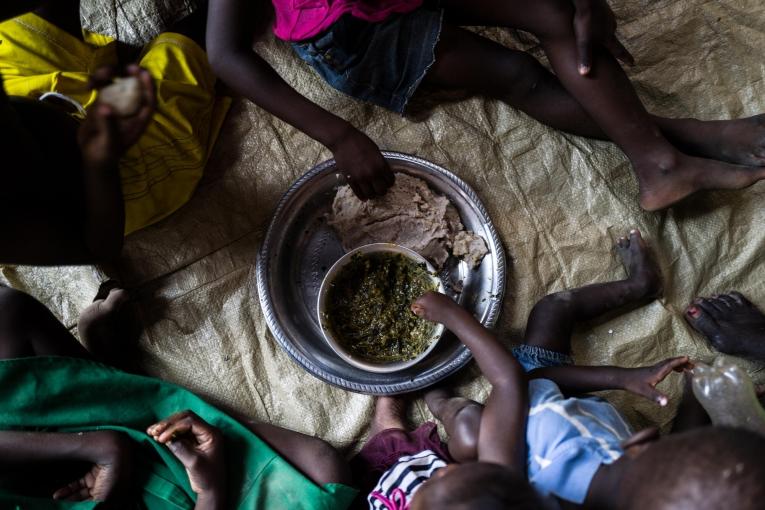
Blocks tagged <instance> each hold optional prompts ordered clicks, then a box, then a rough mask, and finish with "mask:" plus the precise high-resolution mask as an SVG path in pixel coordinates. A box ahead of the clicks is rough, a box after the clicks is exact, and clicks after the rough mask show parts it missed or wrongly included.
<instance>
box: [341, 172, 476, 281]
mask: <svg viewBox="0 0 765 510" xmlns="http://www.w3.org/2000/svg"><path fill="white" fill-rule="evenodd" d="M329 224H330V225H332V227H334V229H335V231H336V232H337V234H338V235H339V236H340V240H341V242H342V243H343V248H345V249H346V251H350V250H352V249H354V248H357V247H359V246H363V245H365V244H370V243H396V244H399V245H401V246H405V247H407V248H409V249H411V250H414V251H416V252H417V253H419V254H420V255H422V256H423V257H425V258H426V259H428V260H429V261H430V262H431V263H432V264H433V265H434V266H436V267H438V268H440V267H442V266H443V265H444V262H446V259H447V258H449V251H452V252H453V253H454V255H455V256H457V257H460V258H463V259H464V260H465V261H466V262H467V263H468V264H470V265H471V267H473V266H476V265H478V264H479V263H480V262H481V260H482V259H483V257H484V255H486V253H487V252H488V250H487V249H486V243H485V242H484V240H483V239H482V238H481V237H480V236H477V235H476V234H474V233H472V232H468V231H466V230H465V227H464V226H463V225H462V222H461V221H460V217H459V214H458V213H457V210H456V209H455V208H454V206H453V205H452V204H451V203H450V202H449V199H448V198H446V197H444V196H441V195H437V194H435V193H433V192H432V191H431V190H430V188H428V185H427V184H426V183H425V181H423V180H422V179H418V178H416V177H412V176H410V175H406V174H402V173H397V174H396V184H394V185H393V187H392V188H391V189H390V190H388V192H387V193H386V194H385V196H383V197H381V198H376V199H373V200H368V201H366V202H362V201H361V200H359V199H358V198H356V195H354V194H353V191H352V190H351V187H350V186H342V187H340V189H338V190H337V195H335V201H334V202H333V204H332V213H330V215H329Z"/></svg>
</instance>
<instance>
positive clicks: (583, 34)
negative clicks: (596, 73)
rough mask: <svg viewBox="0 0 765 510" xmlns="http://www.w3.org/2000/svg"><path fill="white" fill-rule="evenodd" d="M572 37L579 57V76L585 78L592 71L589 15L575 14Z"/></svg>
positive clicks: (590, 22)
mask: <svg viewBox="0 0 765 510" xmlns="http://www.w3.org/2000/svg"><path fill="white" fill-rule="evenodd" d="M574 35H575V37H576V51H577V55H578V57H579V62H578V68H579V74H581V75H582V76H586V75H587V74H589V72H590V69H592V21H591V18H590V16H589V14H583V15H579V13H577V15H576V17H575V18H574Z"/></svg>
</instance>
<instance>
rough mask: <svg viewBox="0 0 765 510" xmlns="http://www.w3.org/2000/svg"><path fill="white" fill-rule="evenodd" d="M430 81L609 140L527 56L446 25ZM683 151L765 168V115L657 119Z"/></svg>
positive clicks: (568, 129) (564, 128)
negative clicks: (725, 117)
mask: <svg viewBox="0 0 765 510" xmlns="http://www.w3.org/2000/svg"><path fill="white" fill-rule="evenodd" d="M436 52H437V56H436V62H435V63H434V65H433V67H432V68H431V70H430V71H429V72H428V75H427V77H426V80H427V83H429V84H431V85H433V86H436V87H439V88H447V89H460V90H469V91H471V92H473V93H477V94H480V95H483V96H487V97H492V98H495V99H498V100H500V101H503V102H505V103H507V104H509V105H510V106H512V107H514V108H517V109H519V110H521V111H523V112H524V113H526V114H528V115H530V116H531V117H533V118H535V119H536V120H538V121H540V122H542V123H543V124H546V125H548V126H550V127H553V128H555V129H560V130H562V131H566V132H568V133H572V134H575V135H579V136H586V137H590V138H599V139H607V138H608V136H607V135H606V134H605V133H604V132H603V130H602V129H600V127H599V126H598V125H597V124H596V123H595V121H593V120H592V118H591V117H590V116H589V114H588V113H587V112H586V111H585V110H584V108H582V106H581V105H580V104H579V103H578V102H577V100H576V99H574V97H573V96H572V95H571V94H570V93H569V92H568V91H567V90H566V89H565V88H564V87H563V85H562V84H561V83H560V80H558V78H557V77H556V76H555V75H554V74H552V73H551V72H550V71H548V70H547V69H546V68H545V67H544V66H542V64H540V63H539V61H537V60H536V59H535V58H534V57H532V56H531V55H529V54H528V53H526V52H523V51H518V50H513V49H510V48H507V47H505V46H502V45H501V44H498V43H496V42H494V41H492V40H490V39H487V38H485V37H481V36H480V35H478V34H475V33H473V32H470V31H468V30H464V29H462V28H459V27H456V26H454V25H449V24H445V25H444V27H443V30H442V33H441V39H440V40H439V43H438V46H437V48H436ZM651 119H652V120H653V122H654V123H655V124H656V125H657V126H658V127H659V129H660V130H661V132H662V134H663V135H664V136H665V137H666V138H667V139H668V140H669V141H670V142H671V143H672V144H673V145H675V146H676V147H677V148H679V149H681V150H682V151H684V152H685V153H687V154H690V155H692V156H700V157H705V158H710V159H716V160H719V161H726V162H728V163H735V164H741V165H755V166H761V165H765V115H757V116H754V117H750V118H746V119H738V120H728V121H725V120H723V121H700V120H696V119H667V118H664V117H658V116H656V115H651Z"/></svg>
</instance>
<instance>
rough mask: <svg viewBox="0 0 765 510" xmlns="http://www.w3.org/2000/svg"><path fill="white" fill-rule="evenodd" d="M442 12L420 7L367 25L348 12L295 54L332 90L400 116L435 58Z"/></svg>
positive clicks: (300, 44)
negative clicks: (332, 88)
mask: <svg viewBox="0 0 765 510" xmlns="http://www.w3.org/2000/svg"><path fill="white" fill-rule="evenodd" d="M442 20H443V11H442V10H440V9H438V10H433V9H430V8H427V7H421V8H419V9H417V10H415V11H412V12H409V13H406V14H397V15H393V16H391V17H389V18H388V19H386V20H385V21H382V22H380V23H370V22H367V21H364V20H361V19H358V18H354V17H353V16H351V15H350V14H346V15H345V16H343V17H341V18H340V19H339V20H337V22H335V24H333V25H332V27H330V28H329V30H327V31H326V32H324V33H322V34H320V35H318V36H316V37H315V38H313V39H310V40H308V41H300V42H295V43H292V47H293V48H294V49H295V52H296V53H297V54H298V55H299V56H300V58H302V59H303V60H305V61H306V62H307V63H308V64H310V65H311V67H313V68H314V70H315V71H316V72H317V73H319V75H320V76H321V77H322V78H324V80H325V81H326V82H327V83H328V84H329V85H331V86H332V87H334V88H335V89H337V90H339V91H340V92H343V93H345V94H348V95H349V96H352V97H355V98H356V99H360V100H362V101H366V102H369V103H374V104H376V105H379V106H382V107H384V108H387V109H389V110H393V111H394V112H397V113H400V114H403V113H404V110H405V109H406V105H407V103H408V102H409V99H410V98H411V97H412V95H413V94H414V92H415V91H416V90H417V87H419V85H420V83H421V82H422V80H423V78H425V75H426V74H427V72H428V69H430V66H432V65H433V62H435V60H436V53H435V50H436V44H437V43H438V39H439V37H440V36H441V24H442Z"/></svg>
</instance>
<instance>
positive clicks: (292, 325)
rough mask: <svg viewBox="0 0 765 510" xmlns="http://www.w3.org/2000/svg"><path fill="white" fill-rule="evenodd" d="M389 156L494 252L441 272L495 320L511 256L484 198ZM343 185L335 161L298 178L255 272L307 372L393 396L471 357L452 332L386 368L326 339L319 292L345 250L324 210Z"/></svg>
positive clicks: (478, 311)
mask: <svg viewBox="0 0 765 510" xmlns="http://www.w3.org/2000/svg"><path fill="white" fill-rule="evenodd" d="M383 156H385V159H386V160H387V161H388V163H389V164H390V166H391V168H392V169H393V170H394V171H396V172H404V173H407V174H409V175H412V176H414V177H418V178H420V179H424V180H425V181H426V182H427V183H428V186H429V187H430V188H431V189H432V190H433V191H435V192H436V193H439V194H441V195H444V196H446V197H447V198H449V200H450V201H451V203H452V204H454V206H455V207H456V208H457V211H458V212H459V215H460V218H461V219H462V223H463V225H465V228H466V229H467V230H472V231H473V232H475V233H477V234H478V235H480V236H481V237H483V238H484V240H485V241H486V243H487V245H488V248H489V254H488V255H487V256H486V257H485V258H484V260H483V262H482V263H481V264H480V266H479V267H477V268H470V267H468V265H467V264H466V263H465V262H463V261H459V260H456V259H453V258H450V259H449V260H448V261H447V262H446V264H445V267H444V268H443V269H442V270H441V272H440V273H439V276H440V278H441V281H442V282H443V283H444V286H445V287H446V294H447V295H449V296H451V297H452V298H453V299H455V300H456V301H457V302H459V303H460V304H461V305H462V306H464V307H465V308H467V309H468V310H470V313H472V314H473V315H474V316H475V317H476V318H477V319H478V320H479V321H480V322H481V324H483V325H484V326H486V327H489V328H490V327H493V326H494V324H495V323H496V321H497V319H498V317H499V313H500V310H501V309H502V297H503V295H504V291H505V271H506V265H505V255H504V252H503V250H502V243H501V241H500V239H499V235H498V234H497V231H496V230H495V229H494V225H492V222H491V218H489V215H488V213H487V212H486V209H485V208H484V206H483V204H482V203H481V200H480V198H479V197H478V195H477V194H476V193H475V191H473V190H472V189H471V188H470V186H468V185H467V184H466V183H465V182H464V181H463V180H462V179H460V178H459V177H457V176H456V175H454V174H453V173H451V172H450V171H448V170H446V169H445V168H443V167H441V166H438V165H436V164H434V163H431V162H430V161H426V160H424V159H422V158H417V157H414V156H410V155H408V154H401V153H397V152H383ZM343 184H345V180H344V175H343V174H342V173H340V172H338V171H337V169H336V168H335V162H334V161H333V160H329V161H325V162H324V163H321V164H319V165H317V166H316V167H314V168H313V169H311V170H309V171H308V172H307V173H306V174H305V175H303V176H302V177H300V178H299V179H298V180H297V181H296V182H295V183H294V184H293V185H292V186H291V187H290V188H289V189H288V190H287V192H286V193H285V194H284V196H283V197H282V198H281V200H280V201H279V203H278V205H277V206H276V210H275V212H274V215H273V218H272V220H271V223H270V226H269V227H268V231H267V232H266V235H265V238H264V240H263V244H262V246H261V248H260V251H259V253H258V263H257V267H256V268H255V270H254V271H253V272H252V277H253V285H254V286H256V287H257V292H258V297H259V299H260V304H261V307H262V310H263V315H264V317H265V320H266V323H267V324H268V328H269V329H270V330H271V333H272V334H273V340H274V341H275V342H277V343H278V344H279V346H280V347H282V348H283V349H284V351H285V352H286V353H287V354H288V355H289V356H290V357H291V358H292V359H293V360H294V361H295V362H296V363H297V364H299V365H300V366H301V367H302V368H304V369H305V370H306V372H307V373H310V374H312V375H313V376H316V377H318V378H320V379H321V380H323V381H326V382H328V383H330V384H334V385H336V386H339V387H341V388H345V389H347V390H351V391H357V392H360V393H371V394H374V395H394V394H397V393H405V392H409V391H414V390H418V389H421V388H424V387H426V386H429V385H431V384H434V383H436V382H438V381H440V380H442V379H444V378H445V377H448V376H449V375H451V374H453V373H454V372H456V371H457V370H459V369H460V368H461V367H463V366H464V365H465V364H466V363H467V362H468V361H470V351H469V350H468V349H467V347H465V346H464V345H463V344H462V343H461V342H460V341H459V340H458V339H457V338H455V337H454V335H452V334H451V333H449V332H448V331H447V332H445V333H444V335H443V337H442V338H441V339H440V340H439V341H438V348H437V349H434V350H433V351H431V353H430V355H429V356H427V357H426V358H425V359H423V360H422V361H421V362H420V363H418V364H417V365H415V366H413V367H410V368H408V369H405V370H399V371H397V372H392V373H387V374H378V373H374V372H369V371H367V370H361V369H360V368H357V367H355V366H353V365H350V364H348V363H347V362H345V361H344V360H343V359H341V358H340V357H339V356H338V355H337V354H336V353H335V351H333V350H332V349H331V348H330V346H329V344H328V343H327V342H326V341H325V340H324V336H323V335H322V333H321V326H320V325H319V321H318V320H317V313H316V305H317V296H318V294H319V290H320V287H321V282H322V281H323V279H324V275H325V273H326V272H327V271H328V270H329V268H330V267H332V265H333V264H334V263H335V262H336V261H337V260H338V259H339V258H340V257H342V256H343V255H344V254H345V250H344V249H343V247H342V244H341V242H340V239H339V238H338V237H337V235H336V234H335V232H334V230H333V229H332V227H331V226H329V225H328V224H327V221H326V215H327V214H328V213H329V212H330V211H331V209H332V201H333V199H334V197H335V194H336V193H337V187H338V186H341V185H343Z"/></svg>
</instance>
